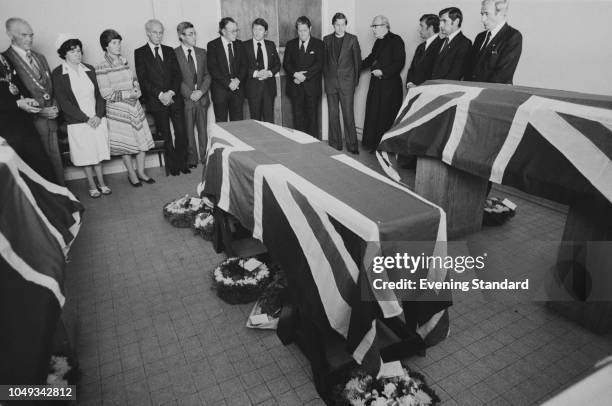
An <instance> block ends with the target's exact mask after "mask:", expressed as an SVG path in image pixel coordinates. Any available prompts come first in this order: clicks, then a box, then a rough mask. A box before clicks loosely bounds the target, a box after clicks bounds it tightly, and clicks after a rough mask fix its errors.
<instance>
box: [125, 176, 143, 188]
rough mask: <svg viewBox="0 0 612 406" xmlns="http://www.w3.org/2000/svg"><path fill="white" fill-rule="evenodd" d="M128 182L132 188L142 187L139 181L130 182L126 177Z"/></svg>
mask: <svg viewBox="0 0 612 406" xmlns="http://www.w3.org/2000/svg"><path fill="white" fill-rule="evenodd" d="M128 181H129V182H130V185H132V186H134V187H140V186H142V183H140V181H138V182H132V179H130V177H129V176H128Z"/></svg>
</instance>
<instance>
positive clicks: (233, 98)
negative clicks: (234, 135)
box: [212, 90, 244, 123]
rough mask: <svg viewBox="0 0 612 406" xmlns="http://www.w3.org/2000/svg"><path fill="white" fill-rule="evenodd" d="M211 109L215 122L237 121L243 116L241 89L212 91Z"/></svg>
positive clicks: (242, 94)
mask: <svg viewBox="0 0 612 406" xmlns="http://www.w3.org/2000/svg"><path fill="white" fill-rule="evenodd" d="M212 103H213V110H214V111H215V121H216V122H217V123H221V122H226V121H228V119H227V116H228V114H229V121H238V120H242V119H243V118H244V113H243V111H242V107H243V104H244V93H243V92H242V91H235V92H231V91H229V90H227V91H226V90H221V91H219V90H217V91H215V90H213V91H212Z"/></svg>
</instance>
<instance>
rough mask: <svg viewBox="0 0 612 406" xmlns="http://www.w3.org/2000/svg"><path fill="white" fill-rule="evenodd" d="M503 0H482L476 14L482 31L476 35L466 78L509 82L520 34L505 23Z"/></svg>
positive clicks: (505, 4) (516, 56) (520, 40)
mask: <svg viewBox="0 0 612 406" xmlns="http://www.w3.org/2000/svg"><path fill="white" fill-rule="evenodd" d="M507 8H508V1H507V0H485V1H483V2H482V7H481V10H480V15H481V19H482V23H483V25H484V28H485V31H483V32H481V33H480V34H478V35H477V36H476V39H475V40H474V46H473V47H472V53H471V57H470V73H469V74H468V75H467V77H466V80H470V81H474V82H490V83H507V84H512V79H513V77H514V71H515V70H516V66H517V65H518V62H519V59H520V58H521V51H522V48H523V36H522V35H521V33H520V32H519V31H518V30H516V29H514V28H512V27H511V26H509V25H508V23H507V22H506V13H507Z"/></svg>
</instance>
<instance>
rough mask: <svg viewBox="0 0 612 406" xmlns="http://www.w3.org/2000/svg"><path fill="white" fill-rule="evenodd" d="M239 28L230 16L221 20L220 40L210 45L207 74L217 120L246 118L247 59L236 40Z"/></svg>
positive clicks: (240, 44)
mask: <svg viewBox="0 0 612 406" xmlns="http://www.w3.org/2000/svg"><path fill="white" fill-rule="evenodd" d="M238 31H239V30H238V25H237V24H236V21H235V20H234V19H233V18H231V17H223V18H222V19H221V21H219V38H216V39H214V40H212V41H210V42H209V43H208V45H207V46H206V49H207V50H208V55H207V56H208V71H209V72H210V76H211V77H212V84H211V86H210V90H211V94H212V102H213V109H214V111H215V121H217V122H224V121H228V114H229V121H237V120H242V119H243V114H244V113H243V111H242V106H243V104H244V81H245V79H246V75H247V60H246V55H245V53H244V49H243V46H242V42H241V41H237V40H236V38H237V36H238Z"/></svg>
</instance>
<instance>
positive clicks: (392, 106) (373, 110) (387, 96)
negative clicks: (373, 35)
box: [361, 32, 406, 150]
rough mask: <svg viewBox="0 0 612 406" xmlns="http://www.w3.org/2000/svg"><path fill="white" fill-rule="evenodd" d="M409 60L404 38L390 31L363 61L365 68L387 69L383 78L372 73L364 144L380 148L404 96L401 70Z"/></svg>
mask: <svg viewBox="0 0 612 406" xmlns="http://www.w3.org/2000/svg"><path fill="white" fill-rule="evenodd" d="M405 63H406V50H405V49H404V41H403V40H402V38H401V37H400V36H399V35H397V34H394V33H392V32H388V33H387V34H386V35H385V36H384V37H383V38H379V39H377V40H376V41H375V42H374V46H373V47H372V53H371V54H370V55H369V56H368V57H367V58H366V59H364V60H363V63H362V64H361V67H362V68H363V69H369V70H370V71H374V70H376V69H380V70H381V71H382V73H383V74H382V76H381V77H380V78H377V77H375V76H374V75H371V76H370V87H369V88H368V97H367V100H366V114H365V121H364V125H363V139H362V140H361V144H362V145H363V146H364V148H368V149H370V150H374V149H376V147H377V146H378V144H379V143H380V139H381V138H382V136H383V134H384V133H385V132H386V131H387V130H389V128H391V126H392V125H393V121H394V120H395V116H397V113H398V111H399V109H400V107H401V106H402V99H403V97H404V93H403V89H402V87H403V85H402V78H401V77H400V72H401V71H402V68H403V67H404V64H405Z"/></svg>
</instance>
